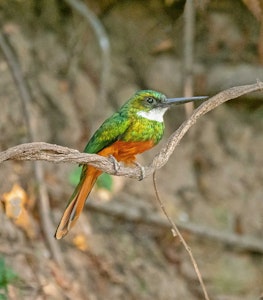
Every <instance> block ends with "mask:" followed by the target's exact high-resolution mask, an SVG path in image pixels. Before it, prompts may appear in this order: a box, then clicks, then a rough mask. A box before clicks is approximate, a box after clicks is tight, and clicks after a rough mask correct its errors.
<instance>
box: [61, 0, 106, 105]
mask: <svg viewBox="0 0 263 300" xmlns="http://www.w3.org/2000/svg"><path fill="white" fill-rule="evenodd" d="M64 1H65V2H67V3H68V4H69V5H70V6H71V7H72V8H73V9H74V10H76V11H77V12H78V13H79V14H80V15H82V16H83V17H84V18H85V19H86V20H87V21H88V22H89V24H90V26H91V27H92V29H93V30H94V32H95V35H96V37H97V40H98V44H99V46H100V49H101V75H100V98H101V99H102V100H105V98H106V92H107V81H108V78H109V74H110V41H109V38H108V35H107V33H106V30H105V29H104V27H103V25H102V23H101V22H100V20H99V19H98V18H97V16H96V15H95V14H94V13H93V12H92V11H91V10H90V9H89V7H88V5H87V3H83V2H81V1H79V0H64Z"/></svg>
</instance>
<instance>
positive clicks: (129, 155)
mask: <svg viewBox="0 0 263 300" xmlns="http://www.w3.org/2000/svg"><path fill="white" fill-rule="evenodd" d="M153 146H154V143H153V141H145V142H124V141H117V142H115V143H113V144H112V145H110V146H109V147H107V148H105V149H103V150H101V151H100V152H99V153H98V154H99V155H102V156H109V155H113V156H114V157H115V158H116V159H117V160H118V161H123V162H125V163H126V164H129V163H132V162H134V161H135V155H137V154H139V153H142V152H144V151H146V150H149V149H151V148H152V147H153Z"/></svg>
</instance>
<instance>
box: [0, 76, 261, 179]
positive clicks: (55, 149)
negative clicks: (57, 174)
mask: <svg viewBox="0 0 263 300" xmlns="http://www.w3.org/2000/svg"><path fill="white" fill-rule="evenodd" d="M261 90H263V82H260V81H258V82H257V83H255V84H251V85H243V86H238V87H233V88H230V89H227V90H225V91H223V92H220V93H218V94H217V95H215V96H213V97H212V98H210V99H209V100H207V101H205V102H204V103H203V104H201V105H200V106H199V107H198V108H197V109H195V110H194V112H193V114H192V115H191V117H190V118H189V119H188V120H186V121H185V122H184V123H183V124H182V125H181V126H180V127H179V128H178V129H177V130H176V131H175V132H174V133H173V134H172V135H171V136H170V138H169V139H168V142H167V143H166V145H164V146H163V148H162V149H161V150H160V152H159V153H158V154H157V155H156V156H155V157H154V159H153V161H152V162H151V164H149V165H148V166H146V167H145V176H146V177H147V176H150V175H152V174H153V172H154V171H155V170H156V169H160V168H161V167H162V166H164V165H165V164H166V163H167V161H168V159H169V157H170V156H171V154H172V153H173V151H174V149H175V147H176V146H177V145H178V144H179V142H180V141H181V139H182V138H183V136H184V135H185V134H186V132H187V131H188V130H189V129H190V128H191V127H192V126H193V125H194V124H195V123H196V121H197V120H198V119H199V118H200V117H201V116H203V115H204V114H206V113H207V112H209V111H211V110H212V109H214V108H216V107H217V106H219V105H220V104H222V103H224V102H226V101H228V100H231V99H235V98H237V97H240V96H242V95H245V94H248V93H251V92H256V91H261ZM7 160H45V161H49V162H53V163H61V162H70V163H77V164H87V163H88V164H91V165H93V166H94V167H97V168H98V169H100V170H102V171H103V172H106V173H109V174H112V175H117V176H125V177H130V178H136V179H140V178H141V169H140V167H133V168H130V167H123V166H120V168H119V169H118V170H117V171H116V166H115V164H114V162H112V160H111V159H109V158H106V157H103V156H99V155H97V154H88V153H81V152H79V151H77V150H75V149H70V148H67V147H62V146H59V145H54V144H48V143H43V142H37V143H27V144H21V145H18V146H15V147H12V148H9V149H7V150H6V151H3V152H0V163H2V162H4V161H7Z"/></svg>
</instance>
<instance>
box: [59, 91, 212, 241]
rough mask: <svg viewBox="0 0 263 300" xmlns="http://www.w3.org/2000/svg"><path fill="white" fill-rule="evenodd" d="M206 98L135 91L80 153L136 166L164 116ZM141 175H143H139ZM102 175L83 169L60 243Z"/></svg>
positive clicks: (157, 138) (155, 140)
mask: <svg viewBox="0 0 263 300" xmlns="http://www.w3.org/2000/svg"><path fill="white" fill-rule="evenodd" d="M204 98H207V97H205V96H197V97H181V98H167V97H166V96H165V95H164V94H162V93H160V92H157V91H153V90H140V91H137V92H136V93H135V94H134V95H133V96H132V97H131V98H130V99H129V100H128V101H127V102H126V103H125V104H124V105H123V106H122V107H121V108H120V109H119V110H118V111H117V112H115V113H114V114H113V115H112V116H111V117H109V118H108V119H106V120H105V121H104V122H103V123H102V125H101V126H100V127H99V128H98V129H97V131H95V133H94V134H93V136H92V137H91V139H90V140H89V142H88V144H87V145H86V147H85V149H84V152H86V153H94V154H98V155H101V156H104V157H112V158H114V159H115V162H122V163H124V164H126V165H130V164H136V155H137V154H140V153H143V152H145V151H146V150H149V149H151V148H152V147H154V146H155V145H157V144H158V143H159V141H160V140H161V139H162V137H163V134H164V120H163V116H164V114H165V112H166V111H167V110H168V109H169V108H170V107H171V106H172V105H177V104H182V103H187V102H191V101H195V100H201V99H204ZM142 173H143V172H142ZM101 174H102V171H101V170H99V169H96V168H95V167H93V166H90V165H86V164H85V165H83V166H82V172H81V176H80V180H79V183H78V185H77V186H76V188H75V190H74V192H73V194H72V196H71V197H70V199H69V201H68V204H67V206H66V209H65V211H64V213H63V215H62V217H61V220H60V222H59V225H58V227H57V229H56V232H55V238H56V239H61V238H63V237H64V236H65V235H67V233H68V232H69V230H70V229H71V228H72V227H73V226H74V225H75V223H76V221H77V220H78V218H79V216H80V214H81V212H82V210H83V208H84V205H85V202H86V199H87V198H88V196H89V193H90V192H91V190H92V188H93V186H94V184H95V182H96V180H97V178H98V176H99V175H101Z"/></svg>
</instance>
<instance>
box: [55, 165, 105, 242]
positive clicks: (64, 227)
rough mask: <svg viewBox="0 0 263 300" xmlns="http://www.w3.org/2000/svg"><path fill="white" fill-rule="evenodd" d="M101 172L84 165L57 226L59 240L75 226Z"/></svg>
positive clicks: (56, 234) (56, 236)
mask: <svg viewBox="0 0 263 300" xmlns="http://www.w3.org/2000/svg"><path fill="white" fill-rule="evenodd" d="M101 173H102V172H101V171H99V170H97V169H95V168H94V167H91V166H89V167H87V166H84V167H83V170H82V173H81V179H80V182H79V184H78V185H77V187H76V188H75V191H74V192H73V194H72V196H71V198H70V200H69V203H68V205H67V207H66V209H65V211H64V213H63V215H62V218H61V220H60V222H59V225H58V227H57V230H56V233H55V238H56V239H58V240H59V239H61V238H63V237H64V236H65V235H66V234H67V233H68V232H69V230H70V229H71V228H72V227H73V226H74V224H75V223H76V221H77V220H78V218H79V216H80V213H81V212H82V210H83V207H84V204H85V201H86V199H87V197H88V195H89V193H90V191H91V189H92V187H93V185H94V183H95V182H96V179H97V178H98V176H99V175H100V174H101Z"/></svg>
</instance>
